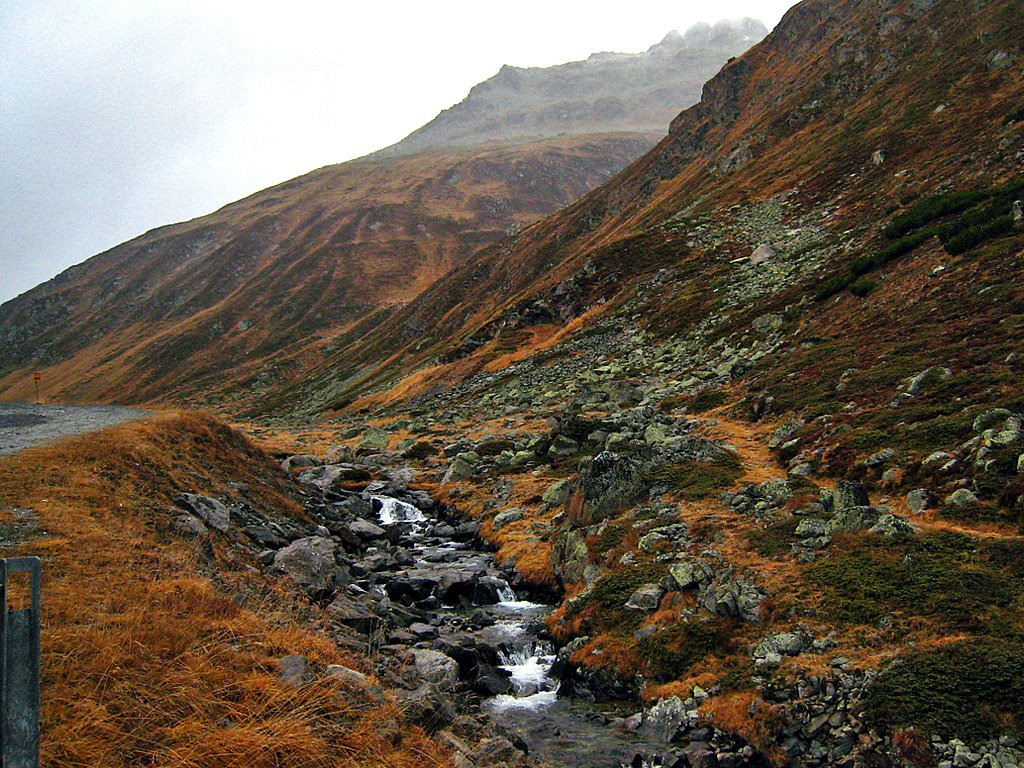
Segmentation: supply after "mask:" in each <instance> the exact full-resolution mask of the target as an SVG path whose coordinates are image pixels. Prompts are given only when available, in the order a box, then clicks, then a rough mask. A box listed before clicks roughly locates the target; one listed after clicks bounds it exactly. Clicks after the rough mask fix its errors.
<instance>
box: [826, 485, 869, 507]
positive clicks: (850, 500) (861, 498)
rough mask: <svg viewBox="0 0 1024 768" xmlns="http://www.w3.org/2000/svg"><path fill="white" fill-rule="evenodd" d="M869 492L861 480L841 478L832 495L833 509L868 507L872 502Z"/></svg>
mask: <svg viewBox="0 0 1024 768" xmlns="http://www.w3.org/2000/svg"><path fill="white" fill-rule="evenodd" d="M870 503H871V502H870V500H869V499H868V492H867V491H866V490H864V486H863V485H861V483H860V481H859V480H840V481H838V482H837V483H836V490H835V493H834V494H833V497H832V509H833V511H834V512H840V511H842V510H844V509H849V508H851V507H866V506H868V505H869V504H870Z"/></svg>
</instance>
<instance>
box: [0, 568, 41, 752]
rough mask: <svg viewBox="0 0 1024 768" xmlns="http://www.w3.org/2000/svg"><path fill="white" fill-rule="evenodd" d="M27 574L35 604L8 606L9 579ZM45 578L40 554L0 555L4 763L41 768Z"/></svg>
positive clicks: (0, 722)
mask: <svg viewBox="0 0 1024 768" xmlns="http://www.w3.org/2000/svg"><path fill="white" fill-rule="evenodd" d="M12 573H28V574H29V575H30V576H31V579H32V605H31V607H30V608H23V609H18V610H15V609H13V608H10V607H9V606H8V604H7V578H8V575H9V574H12ZM41 593H42V581H41V571H40V563H39V558H38V557H12V558H7V559H0V609H2V610H3V617H2V620H0V650H2V653H0V766H2V767H3V768H39V619H40V606H41V602H42V601H41Z"/></svg>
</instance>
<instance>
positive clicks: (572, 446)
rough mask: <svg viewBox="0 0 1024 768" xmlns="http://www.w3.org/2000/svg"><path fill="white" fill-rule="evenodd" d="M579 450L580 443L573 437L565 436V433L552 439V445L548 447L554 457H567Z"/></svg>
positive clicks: (549, 452)
mask: <svg viewBox="0 0 1024 768" xmlns="http://www.w3.org/2000/svg"><path fill="white" fill-rule="evenodd" d="M579 452H580V444H579V443H577V442H576V441H575V440H573V439H572V438H571V437H565V436H564V435H558V436H557V437H556V438H555V439H554V440H552V441H551V447H550V448H548V456H550V457H551V458H553V459H567V458H569V457H570V456H575V455H576V454H577V453H579Z"/></svg>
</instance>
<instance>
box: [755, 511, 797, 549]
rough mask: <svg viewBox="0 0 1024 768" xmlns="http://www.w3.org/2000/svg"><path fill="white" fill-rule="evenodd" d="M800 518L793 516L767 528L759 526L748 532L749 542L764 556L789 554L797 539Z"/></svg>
mask: <svg viewBox="0 0 1024 768" xmlns="http://www.w3.org/2000/svg"><path fill="white" fill-rule="evenodd" d="M799 524H800V519H799V518H796V517H791V518H788V519H786V520H782V521H780V522H777V523H772V524H771V525H769V526H768V527H767V528H758V529H755V530H752V531H751V532H750V533H748V534H747V543H748V544H749V545H750V547H751V549H753V550H754V551H755V552H757V553H758V554H759V555H761V556H762V557H780V556H782V555H788V554H789V552H790V548H791V547H792V545H793V543H794V542H795V541H796V527H797V526H798V525H799Z"/></svg>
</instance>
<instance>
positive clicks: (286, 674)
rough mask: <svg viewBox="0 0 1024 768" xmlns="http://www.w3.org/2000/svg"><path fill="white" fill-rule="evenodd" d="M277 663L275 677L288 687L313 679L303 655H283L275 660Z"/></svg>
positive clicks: (303, 683)
mask: <svg viewBox="0 0 1024 768" xmlns="http://www.w3.org/2000/svg"><path fill="white" fill-rule="evenodd" d="M277 664H278V672H277V679H278V680H280V681H281V682H282V683H284V684H285V685H287V686H288V687H289V688H299V687H300V686H302V685H305V684H306V683H308V682H309V681H310V680H312V679H313V676H312V675H311V674H310V671H309V662H308V661H307V660H306V657H305V656H298V655H294V654H293V655H290V656H284V657H282V658H280V659H278V660H277Z"/></svg>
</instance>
